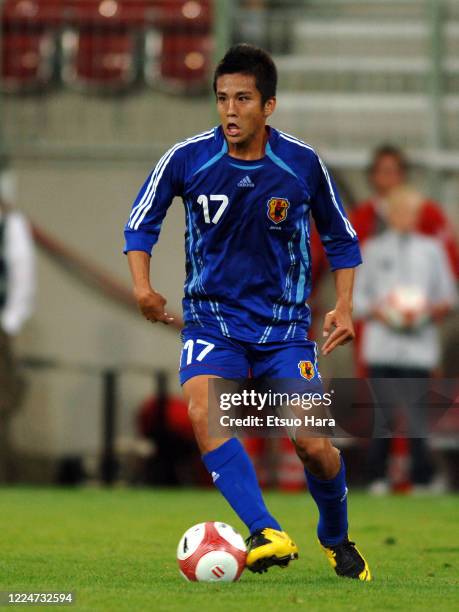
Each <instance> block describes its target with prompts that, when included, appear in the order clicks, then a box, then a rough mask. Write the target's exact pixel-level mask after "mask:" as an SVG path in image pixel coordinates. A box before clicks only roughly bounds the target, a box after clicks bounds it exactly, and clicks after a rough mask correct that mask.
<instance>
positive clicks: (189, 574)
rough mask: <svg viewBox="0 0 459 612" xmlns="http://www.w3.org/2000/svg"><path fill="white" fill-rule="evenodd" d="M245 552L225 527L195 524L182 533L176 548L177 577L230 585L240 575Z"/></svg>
mask: <svg viewBox="0 0 459 612" xmlns="http://www.w3.org/2000/svg"><path fill="white" fill-rule="evenodd" d="M246 557H247V549H246V546H245V542H244V540H243V538H242V536H241V535H240V534H239V533H238V532H237V531H236V530H235V529H233V528H232V527H230V526H229V525H226V523H217V522H216V523H213V522H208V523H199V524H198V525H194V526H193V527H190V529H188V531H186V532H185V533H184V534H183V536H182V538H181V540H180V542H179V545H178V548H177V561H178V564H179V568H180V573H181V574H182V576H183V577H184V578H185V579H186V580H192V581H193V582H234V581H236V580H239V577H240V575H241V574H242V572H243V571H244V567H245V560H246Z"/></svg>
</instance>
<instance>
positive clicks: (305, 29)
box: [0, 0, 459, 491]
mask: <svg viewBox="0 0 459 612" xmlns="http://www.w3.org/2000/svg"><path fill="white" fill-rule="evenodd" d="M0 18H1V23H2V30H1V45H0V48H1V51H0V53H1V75H0V77H1V97H0V155H1V159H0V164H1V168H0V194H1V200H2V202H3V206H4V210H3V214H2V223H3V225H5V226H6V223H7V219H8V217H10V216H11V217H13V216H16V221H17V223H16V225H17V232H19V234H20V230H19V229H18V228H19V225H20V223H19V221H18V218H19V217H21V215H20V214H19V213H18V212H14V211H20V212H21V213H22V214H23V215H24V216H22V217H21V219H22V230H23V239H24V240H25V239H26V238H24V236H26V234H27V228H28V229H29V231H30V233H31V234H32V235H33V247H31V246H30V244H29V246H28V247H27V246H24V244H23V246H24V249H23V251H22V252H23V253H26V255H27V253H28V260H29V264H28V265H29V271H28V272H27V273H26V276H22V277H21V273H20V272H19V273H18V274H16V273H15V274H13V273H11V274H10V276H9V281H8V282H9V283H10V285H11V282H12V280H11V279H13V277H14V279H16V280H17V282H18V284H19V285H21V286H22V289H23V290H22V293H26V294H27V291H25V292H24V287H25V285H26V284H27V287H28V288H29V289H32V288H33V286H36V289H35V290H34V291H29V294H30V295H25V296H22V298H21V297H20V296H19V297H18V296H17V294H18V291H19V294H20V293H21V290H17V289H16V290H15V292H16V293H15V296H16V297H15V300H16V302H18V301H20V299H24V300H25V301H26V302H27V304H26V305H25V306H22V307H21V306H20V305H19V306H18V308H19V310H21V308H22V310H21V314H20V315H18V320H17V322H16V324H14V323H8V322H6V323H5V319H6V318H7V317H6V316H3V319H4V320H3V323H4V325H3V327H4V330H3V333H4V343H3V345H2V344H1V343H0V351H1V350H2V349H3V350H4V354H5V355H6V357H5V358H4V361H5V365H4V366H3V367H4V371H7V370H8V368H16V366H14V362H13V360H12V357H11V352H10V351H11V350H12V351H14V354H15V356H16V360H17V362H18V366H17V368H16V369H15V370H14V371H15V373H14V377H13V375H11V376H10V377H9V378H8V380H9V381H10V382H11V380H12V379H13V378H15V380H16V383H15V384H16V387H15V388H14V389H13V388H12V390H11V389H10V392H9V393H10V404H9V407H8V408H4V413H5V416H4V417H2V422H1V423H0V424H1V425H2V427H3V434H2V435H3V438H2V440H3V441H2V440H0V443H1V444H0V446H1V445H2V444H3V452H2V453H1V455H0V459H1V461H2V462H3V468H2V470H3V471H2V473H0V478H1V479H2V480H3V481H5V482H9V483H14V482H30V483H60V484H78V483H99V482H104V483H107V484H113V483H116V482H123V483H128V484H135V485H141V484H155V483H158V484H190V483H202V484H207V483H208V477H207V475H206V474H204V473H203V472H202V468H201V467H200V462H199V457H198V456H197V453H196V449H195V447H194V444H193V441H192V434H191V429H190V425H189V423H188V420H187V417H186V407H185V406H184V405H183V403H182V402H181V400H180V389H179V386H178V376H177V370H178V358H179V352H180V348H181V343H180V337H179V330H178V328H177V327H171V328H166V327H163V326H159V325H156V326H154V327H151V326H150V325H149V324H147V323H146V322H145V321H144V320H143V319H142V318H141V316H140V314H139V313H138V312H137V309H136V306H135V304H134V302H133V299H132V296H131V293H130V279H129V274H128V268H127V262H126V259H125V256H124V255H123V254H122V248H123V237H122V230H123V226H124V224H125V222H126V220H127V217H128V214H129V210H130V206H131V203H132V201H133V200H134V198H135V195H136V193H137V191H138V189H139V188H140V186H141V184H142V183H143V181H144V179H145V177H146V175H147V174H148V172H149V171H150V169H151V168H152V166H154V164H155V163H156V161H157V160H158V159H159V157H160V156H161V155H162V154H163V153H164V151H165V150H166V149H167V148H169V147H170V146H171V145H172V144H174V143H175V142H176V141H177V140H181V139H183V138H186V137H188V136H190V135H193V134H195V133H197V132H199V131H203V130H206V129H208V128H209V127H211V126H212V125H215V124H216V123H217V116H216V113H215V110H214V100H213V96H212V95H211V87H210V83H211V77H212V70H213V67H214V66H215V64H216V61H217V60H218V59H219V58H221V57H222V56H223V54H224V52H225V50H226V49H227V48H228V47H229V46H230V45H231V44H232V43H235V42H250V43H254V44H257V45H260V46H262V47H264V48H266V49H267V50H268V51H270V52H271V53H272V54H273V56H274V59H275V61H276V63H277V67H278V70H279V77H280V82H279V91H278V107H277V110H276V113H275V115H274V116H273V118H272V121H271V123H272V124H273V125H274V126H275V127H277V128H279V129H282V130H285V131H287V132H290V133H293V134H294V135H296V136H297V137H299V138H302V139H304V140H306V141H307V142H308V143H310V144H311V145H312V146H314V147H315V148H316V149H317V150H318V151H319V152H320V154H321V156H322V158H323V159H324V160H325V161H326V163H327V164H328V166H329V167H330V168H331V170H332V172H333V174H334V176H335V178H336V180H337V182H338V184H339V187H340V191H341V194H342V197H343V200H344V202H345V204H346V207H347V209H348V212H349V214H350V215H351V216H352V215H353V214H355V215H357V216H356V223H357V225H359V220H360V222H361V225H362V224H363V225H362V227H363V229H362V230H361V231H362V232H363V234H362V235H361V238H362V240H366V239H368V238H370V237H371V236H373V235H376V234H377V233H378V231H379V229H381V228H379V229H378V227H377V226H378V223H379V221H381V220H379V221H378V218H379V217H378V214H379V211H378V206H377V204H378V202H379V201H380V200H382V199H384V193H383V192H384V188H383V187H384V186H383V187H381V180H380V179H381V176H379V178H378V177H377V176H376V174H375V173H377V172H378V171H381V173H382V181H383V183H384V180H386V182H387V183H390V186H395V185H397V184H399V183H403V182H405V181H409V182H410V183H411V184H413V185H415V186H416V188H417V189H418V191H419V192H420V193H421V194H422V195H423V206H424V208H425V211H424V212H425V214H424V217H423V219H422V220H421V221H420V225H421V226H422V227H419V228H418V230H419V231H420V232H422V233H425V234H429V235H431V236H434V238H435V239H436V240H438V242H439V244H440V245H441V248H444V252H445V268H446V267H448V266H449V268H450V269H449V272H448V273H449V274H450V275H452V277H453V278H456V279H457V275H458V270H459V266H458V258H457V246H456V245H457V225H458V223H459V3H458V2H457V0H396V1H395V0H377V1H373V0H365V1H359V0H283V1H280V0H251V1H250V0H214V1H212V0H2V2H1V6H0ZM382 145H390V147H387V146H386V148H385V149H381V150H380V152H379V154H378V155H379V156H378V155H377V156H376V157H374V152H375V150H377V149H378V148H379V147H381V146H382ZM402 152H403V154H404V155H406V160H407V162H408V168H405V158H402V157H400V156H399V153H402ZM372 160H373V162H374V163H373V166H371V171H370V172H369V167H370V164H371V162H372ZM380 162H381V163H382V164H383V165H384V163H385V162H387V164H388V166H389V167H385V168H384V167H382V166H378V167H377V168H376V167H375V164H376V165H378V164H379V163H380ZM392 162H393V164H395V167H390V164H391V163H392ZM384 177H385V178H384ZM378 181H379V182H378ZM12 211H13V212H12ZM359 211H360V213H361V216H360V217H359V216H358V215H359ZM362 211H363V212H362ZM362 215H363V216H362ZM25 220H27V221H25ZM379 225H381V223H379ZM0 227H1V226H0ZM24 228H25V229H24ZM359 228H360V225H359ZM4 233H5V240H4V241H3V242H2V238H1V236H2V233H1V230H0V244H1V245H3V246H4V247H5V249H6V248H7V246H6V245H8V244H9V245H10V246H9V247H8V248H10V249H11V251H12V252H13V251H14V250H15V245H16V244H17V242H15V241H14V240H12V239H10V241H9V243H8V234H7V232H6V231H5V232H4ZM183 233H184V218H183V211H182V207H181V203H180V202H178V201H177V202H175V203H174V205H173V206H172V207H171V209H170V210H169V213H168V216H167V218H166V220H165V223H164V225H163V230H162V234H161V238H160V241H159V244H158V246H157V247H156V248H155V251H154V256H153V260H152V279H153V284H154V286H155V287H156V288H158V290H159V291H160V292H161V293H162V294H163V295H165V296H166V297H167V299H168V305H169V306H168V308H169V309H170V311H172V312H175V313H177V314H178V315H180V312H181V298H182V291H183V281H184V248H183ZM359 233H360V232H359ZM19 234H16V235H19ZM10 235H12V231H10ZM21 240H22V239H21V238H18V242H21ZM24 240H23V242H24ZM315 249H316V251H315V259H314V262H315V263H314V265H315V276H316V284H317V287H318V289H317V290H316V292H315V294H314V296H313V300H312V303H313V308H314V311H315V321H316V323H317V322H320V321H321V317H322V315H323V313H324V312H325V311H326V310H329V309H330V308H331V307H332V306H333V303H332V297H333V293H332V284H331V282H330V274H329V273H328V272H327V271H326V270H325V269H324V268H322V266H321V261H322V259H323V255H322V253H321V247H320V245H316V246H315ZM31 251H33V252H34V253H35V262H36V263H35V264H33V260H34V257H33V255H31ZM24 258H25V259H27V256H24ZM20 259H21V258H20V257H19V256H18V257H17V258H16V260H15V257H14V254H10V255H8V256H7V255H4V256H3V259H1V258H0V288H1V287H2V282H3V284H4V285H5V283H6V281H5V280H4V278H7V276H5V275H7V273H8V264H9V263H11V262H14V261H16V263H11V265H14V266H16V267H15V268H14V269H15V270H16V269H18V268H19V267H20V265H21V263H20ZM30 261H32V263H30ZM18 262H19V263H18ZM26 265H27V264H26ZM2 273H3V274H4V278H3V281H2V280H1V278H2V277H1V275H2ZM27 274H28V275H29V276H27ZM25 279H26V280H25ZM6 285H7V283H6ZM6 285H5V286H6ZM3 289H4V293H5V295H4V301H3V308H4V309H7V308H8V307H9V308H10V310H11V308H13V307H14V305H11V304H9V303H8V294H7V289H8V286H7V288H6V289H5V287H4V288H3ZM10 289H11V287H10ZM32 293H33V294H34V296H32V295H31V294H32ZM10 301H11V300H10ZM450 310H452V308H451V309H450ZM12 316H13V315H12ZM13 318H14V316H13ZM441 318H442V319H443V317H441ZM22 323H24V325H23V324H22ZM316 333H317V332H316ZM441 337H442V343H441V346H442V352H441V358H439V359H438V363H436V364H435V367H434V368H432V375H436V376H440V375H444V376H448V377H450V378H453V377H457V374H458V365H457V364H458V363H459V348H458V347H459V321H458V318H457V315H456V314H454V312H450V313H449V316H448V317H447V318H445V319H444V320H442V323H441ZM362 361H364V360H362V356H361V355H359V352H358V350H357V351H356V349H354V348H352V347H345V348H344V347H343V348H342V349H340V350H339V351H337V352H336V353H335V354H333V355H332V356H330V357H329V358H327V359H325V360H322V364H321V370H322V375H323V376H324V377H326V376H335V377H340V376H341V377H352V376H356V375H363V374H364V373H365V363H362ZM11 371H13V369H12V370H11ZM1 380H2V379H1V377H0V381H1ZM5 380H7V379H5ZM7 385H8V382H5V383H4V388H6V386H7ZM11 398H13V399H11ZM5 405H6V403H5ZM445 429H446V431H445V435H444V436H437V437H436V439H435V440H434V441H432V446H433V449H432V450H433V451H434V462H435V465H436V470H437V472H438V473H439V474H440V476H441V478H440V480H438V487H437V490H438V491H441V490H446V489H448V488H455V487H458V486H459V485H458V475H457V465H458V454H457V451H458V448H459V435H458V434H457V433H454V427H452V426H451V425H449V426H448V427H446V428H445ZM456 431H457V428H456ZM265 446H269V447H273V448H270V449H269V450H270V455H269V456H270V457H271V459H270V463H267V461H266V459H265V458H263V457H264V453H265V452H266V448H265ZM343 446H344V447H345V452H346V453H347V456H348V460H349V462H354V463H355V464H356V465H357V464H358V465H360V466H362V465H363V464H362V461H364V460H365V457H366V453H367V446H368V443H366V442H365V441H363V440H355V441H354V440H349V439H348V440H346V441H343ZM408 446H409V444H407V443H406V442H403V441H396V443H395V441H394V444H392V448H391V451H392V459H391V462H390V465H389V467H388V471H389V476H390V478H389V480H390V483H389V484H390V486H389V490H390V488H391V487H393V488H394V489H396V490H409V489H410V486H411V484H412V483H410V476H409V463H410V458H409V449H408ZM250 450H251V453H252V455H253V457H254V460H255V462H256V464H257V466H258V467H259V469H260V470H262V469H263V466H264V473H262V472H260V475H261V478H262V480H263V482H264V483H265V484H267V485H272V486H278V487H280V488H282V489H285V490H295V489H297V488H302V487H303V486H304V483H303V474H302V468H301V464H300V463H299V462H297V460H296V459H295V458H294V457H293V455H292V453H291V449H290V448H289V447H288V445H287V446H286V445H284V443H283V442H279V441H268V442H266V441H263V442H262V443H260V442H257V441H253V442H251V443H250ZM350 474H351V475H352V477H353V478H354V479H355V484H359V485H367V484H368V483H369V476H368V475H367V473H366V471H365V470H364V469H358V468H356V469H355V470H350ZM381 491H382V489H381Z"/></svg>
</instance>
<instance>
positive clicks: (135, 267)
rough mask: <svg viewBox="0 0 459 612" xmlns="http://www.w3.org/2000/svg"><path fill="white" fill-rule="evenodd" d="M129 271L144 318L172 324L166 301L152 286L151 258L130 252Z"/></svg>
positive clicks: (143, 252)
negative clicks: (165, 308)
mask: <svg viewBox="0 0 459 612" xmlns="http://www.w3.org/2000/svg"><path fill="white" fill-rule="evenodd" d="M127 256H128V261H129V269H130V271H131V276H132V281H133V285H134V297H135V299H136V301H137V304H138V306H139V309H140V311H141V313H142V314H143V316H144V317H145V318H146V319H148V321H151V322H152V323H156V322H157V321H161V322H162V323H166V324H168V323H172V321H173V320H174V319H173V317H170V316H169V315H168V314H167V312H165V310H164V307H165V305H166V299H165V298H164V297H163V296H162V295H161V294H160V293H159V292H158V291H155V290H154V289H153V287H152V286H151V284H150V256H149V255H148V253H146V252H145V251H129V252H128V254H127Z"/></svg>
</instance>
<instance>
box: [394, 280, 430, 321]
mask: <svg viewBox="0 0 459 612" xmlns="http://www.w3.org/2000/svg"><path fill="white" fill-rule="evenodd" d="M427 305H428V302H427V299H426V296H425V294H424V293H423V292H422V291H421V290H419V289H418V288H417V287H411V286H406V287H397V288H396V289H394V290H393V291H392V292H391V293H390V295H389V296H388V298H387V301H386V304H385V309H384V310H385V315H386V317H387V318H388V320H389V322H390V324H391V325H392V327H395V328H398V329H404V328H406V327H411V328H418V327H421V326H422V325H424V323H425V322H426V317H427Z"/></svg>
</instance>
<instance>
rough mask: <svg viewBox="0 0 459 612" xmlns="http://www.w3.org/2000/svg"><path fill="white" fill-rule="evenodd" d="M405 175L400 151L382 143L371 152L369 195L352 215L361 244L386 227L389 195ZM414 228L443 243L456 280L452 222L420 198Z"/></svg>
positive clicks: (457, 254) (458, 262)
mask: <svg viewBox="0 0 459 612" xmlns="http://www.w3.org/2000/svg"><path fill="white" fill-rule="evenodd" d="M407 175H408V161H407V159H406V157H405V155H404V153H403V151H401V150H400V149H398V148H397V147H395V146H392V145H382V146H380V147H378V148H377V149H376V150H375V151H374V153H373V157H372V161H371V163H370V167H369V169H368V180H369V184H370V188H371V190H372V194H371V196H370V198H369V199H368V200H365V201H364V202H361V203H360V204H357V205H356V207H355V208H354V210H353V211H352V214H351V220H352V223H353V226H354V228H355V230H356V232H357V235H358V237H359V240H360V243H361V244H363V243H364V242H365V240H367V239H368V238H371V237H372V236H375V235H377V234H380V233H381V232H383V231H385V230H386V229H387V224H388V219H387V215H388V211H387V208H388V195H389V193H390V192H391V191H392V190H393V189H395V188H396V187H400V186H401V185H404V184H406V182H407ZM416 230H417V231H418V232H420V233H421V234H425V235H426V236H434V237H435V238H438V239H439V240H440V241H441V242H442V244H443V245H444V247H445V250H446V253H447V254H448V258H449V261H450V264H451V268H452V270H453V272H454V274H455V276H456V278H457V279H459V250H458V246H457V242H456V240H455V236H454V232H453V230H452V223H451V221H450V220H449V219H448V217H447V216H446V215H445V213H444V211H443V208H442V206H441V205H440V204H438V203H437V202H435V201H434V200H430V199H428V198H424V197H423V198H422V202H421V204H420V206H419V211H418V214H417V220H416Z"/></svg>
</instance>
